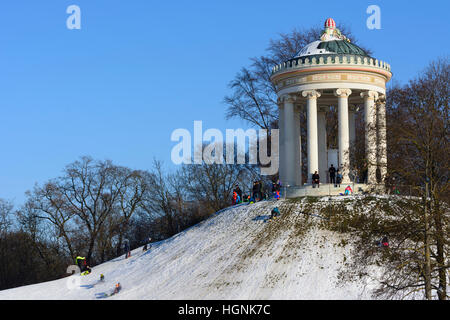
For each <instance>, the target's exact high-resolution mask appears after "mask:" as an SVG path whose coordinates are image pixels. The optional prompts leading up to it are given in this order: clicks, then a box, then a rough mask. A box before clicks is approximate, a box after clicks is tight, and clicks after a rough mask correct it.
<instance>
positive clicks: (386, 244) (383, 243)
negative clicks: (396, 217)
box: [377, 236, 389, 248]
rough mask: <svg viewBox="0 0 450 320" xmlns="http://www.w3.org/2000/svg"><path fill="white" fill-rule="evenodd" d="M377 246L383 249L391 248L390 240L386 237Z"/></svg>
mask: <svg viewBox="0 0 450 320" xmlns="http://www.w3.org/2000/svg"><path fill="white" fill-rule="evenodd" d="M377 245H378V246H379V247H381V248H389V240H388V237H387V236H384V237H383V238H381V240H379V241H378V242H377Z"/></svg>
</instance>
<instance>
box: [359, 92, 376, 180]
mask: <svg viewBox="0 0 450 320" xmlns="http://www.w3.org/2000/svg"><path fill="white" fill-rule="evenodd" d="M361 97H362V98H364V121H365V140H366V141H365V144H366V162H367V183H368V184H375V183H376V182H377V177H376V170H377V154H376V152H377V132H376V131H377V130H376V129H377V128H376V108H375V100H376V99H378V93H377V92H376V91H365V92H361Z"/></svg>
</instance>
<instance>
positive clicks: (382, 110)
mask: <svg viewBox="0 0 450 320" xmlns="http://www.w3.org/2000/svg"><path fill="white" fill-rule="evenodd" d="M377 122H378V138H377V155H378V158H377V163H378V167H379V168H380V173H381V183H384V179H385V178H386V174H387V140H386V97H385V95H380V99H379V100H378V108H377Z"/></svg>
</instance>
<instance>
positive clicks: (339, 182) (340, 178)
mask: <svg viewBox="0 0 450 320" xmlns="http://www.w3.org/2000/svg"><path fill="white" fill-rule="evenodd" d="M341 182H342V174H341V172H340V171H339V169H338V170H337V171H336V183H335V184H334V186H335V187H337V186H339V188H340V187H341Z"/></svg>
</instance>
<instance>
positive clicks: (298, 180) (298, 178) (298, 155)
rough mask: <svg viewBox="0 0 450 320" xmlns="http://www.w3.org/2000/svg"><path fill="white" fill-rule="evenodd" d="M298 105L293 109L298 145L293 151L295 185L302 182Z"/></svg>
mask: <svg viewBox="0 0 450 320" xmlns="http://www.w3.org/2000/svg"><path fill="white" fill-rule="evenodd" d="M300 111H301V109H300V107H299V106H296V107H295V109H294V117H295V136H296V137H297V138H298V147H297V149H296V153H295V164H296V168H295V169H296V173H297V174H296V176H295V177H296V180H295V184H296V185H297V186H301V185H302V184H303V183H302V140H301V131H300Z"/></svg>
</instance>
